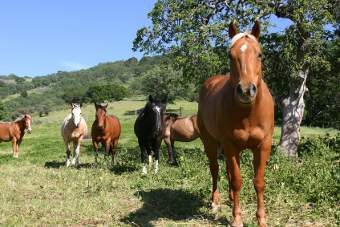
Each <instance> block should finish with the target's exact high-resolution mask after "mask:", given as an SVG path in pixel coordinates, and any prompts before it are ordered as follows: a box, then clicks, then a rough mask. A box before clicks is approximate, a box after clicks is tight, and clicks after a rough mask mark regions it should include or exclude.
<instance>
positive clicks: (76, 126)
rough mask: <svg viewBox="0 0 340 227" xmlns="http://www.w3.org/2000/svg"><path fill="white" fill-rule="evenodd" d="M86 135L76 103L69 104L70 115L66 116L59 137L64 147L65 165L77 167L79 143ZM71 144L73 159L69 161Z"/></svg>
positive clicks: (83, 122)
mask: <svg viewBox="0 0 340 227" xmlns="http://www.w3.org/2000/svg"><path fill="white" fill-rule="evenodd" d="M86 134H87V125H86V122H85V119H84V118H83V117H82V116H81V109H80V105H79V104H78V103H72V104H71V113H70V114H69V115H67V116H66V117H65V119H64V121H63V124H62V126H61V136H62V137H63V140H64V143H65V146H66V163H65V165H66V166H67V167H68V166H70V165H71V164H72V165H75V166H79V153H80V143H81V141H82V140H83V138H84V136H85V135H86ZM71 142H73V150H74V151H73V159H72V161H71Z"/></svg>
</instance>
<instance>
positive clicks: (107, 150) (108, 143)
mask: <svg viewBox="0 0 340 227" xmlns="http://www.w3.org/2000/svg"><path fill="white" fill-rule="evenodd" d="M103 145H104V149H105V156H106V155H110V152H111V141H110V140H107V141H105V143H104V144H103ZM105 160H106V158H105Z"/></svg>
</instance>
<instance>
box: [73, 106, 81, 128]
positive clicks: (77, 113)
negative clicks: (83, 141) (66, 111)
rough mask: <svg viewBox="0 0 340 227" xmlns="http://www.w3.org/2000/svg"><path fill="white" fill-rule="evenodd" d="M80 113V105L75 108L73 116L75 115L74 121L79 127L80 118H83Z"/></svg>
mask: <svg viewBox="0 0 340 227" xmlns="http://www.w3.org/2000/svg"><path fill="white" fill-rule="evenodd" d="M80 114H81V110H80V107H75V108H73V110H72V117H73V123H74V125H75V126H76V127H78V126H79V123H80V119H81V117H80Z"/></svg>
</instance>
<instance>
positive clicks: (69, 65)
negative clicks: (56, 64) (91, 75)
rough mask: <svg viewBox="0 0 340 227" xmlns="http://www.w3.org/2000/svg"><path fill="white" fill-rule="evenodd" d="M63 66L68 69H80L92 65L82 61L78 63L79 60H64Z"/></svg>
mask: <svg viewBox="0 0 340 227" xmlns="http://www.w3.org/2000/svg"><path fill="white" fill-rule="evenodd" d="M62 66H63V68H65V69H66V70H80V69H87V68H89V67H90V66H88V65H84V64H81V63H77V62H70V61H64V62H62Z"/></svg>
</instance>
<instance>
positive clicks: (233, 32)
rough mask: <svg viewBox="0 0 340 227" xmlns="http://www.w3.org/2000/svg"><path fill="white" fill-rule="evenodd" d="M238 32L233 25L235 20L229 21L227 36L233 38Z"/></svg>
mask: <svg viewBox="0 0 340 227" xmlns="http://www.w3.org/2000/svg"><path fill="white" fill-rule="evenodd" d="M237 33H238V29H237V27H236V25H235V22H234V21H233V22H231V23H230V25H229V37H230V38H233V37H234V36H235V35H236V34H237Z"/></svg>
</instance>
